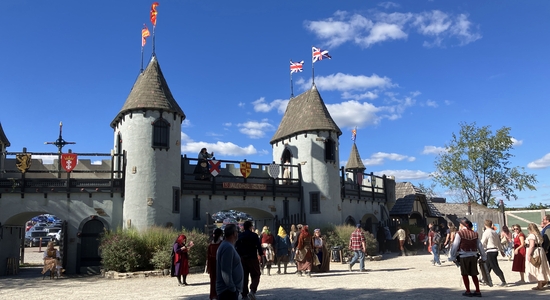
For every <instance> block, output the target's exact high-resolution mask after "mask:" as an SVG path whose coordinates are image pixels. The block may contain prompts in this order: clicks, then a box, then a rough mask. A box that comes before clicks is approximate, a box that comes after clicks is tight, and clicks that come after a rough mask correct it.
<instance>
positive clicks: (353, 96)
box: [342, 91, 378, 100]
mask: <svg viewBox="0 0 550 300" xmlns="http://www.w3.org/2000/svg"><path fill="white" fill-rule="evenodd" d="M376 98H378V94H377V93H376V92H371V91H368V92H365V93H363V94H352V93H350V92H343V93H342V99H354V100H361V99H370V100H374V99H376Z"/></svg>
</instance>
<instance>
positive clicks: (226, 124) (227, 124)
mask: <svg viewBox="0 0 550 300" xmlns="http://www.w3.org/2000/svg"><path fill="white" fill-rule="evenodd" d="M232 125H233V124H232V123H231V122H227V123H223V126H225V127H231V126H232Z"/></svg>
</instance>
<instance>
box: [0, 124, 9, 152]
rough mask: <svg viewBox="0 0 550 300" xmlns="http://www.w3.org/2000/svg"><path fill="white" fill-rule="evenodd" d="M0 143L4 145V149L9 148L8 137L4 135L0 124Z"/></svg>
mask: <svg viewBox="0 0 550 300" xmlns="http://www.w3.org/2000/svg"><path fill="white" fill-rule="evenodd" d="M0 143H2V144H4V145H5V146H6V147H9V146H10V145H11V144H10V141H9V140H8V137H7V136H6V134H5V133H4V129H3V128H2V123H0Z"/></svg>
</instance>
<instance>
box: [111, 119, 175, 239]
mask: <svg viewBox="0 0 550 300" xmlns="http://www.w3.org/2000/svg"><path fill="white" fill-rule="evenodd" d="M159 117H160V112H158V111H150V110H148V111H147V112H146V113H145V115H144V114H143V113H133V114H132V116H131V117H130V115H128V114H127V115H126V116H125V117H124V118H122V120H121V121H120V122H119V123H118V124H117V127H116V129H115V132H114V141H115V144H114V145H115V153H116V152H117V150H118V149H116V145H117V136H118V133H119V132H120V133H121V135H122V149H123V150H125V151H126V180H125V196H124V198H125V201H124V212H123V223H124V227H125V228H127V227H129V226H131V227H133V228H137V229H138V230H142V229H145V228H147V227H150V226H153V225H160V226H164V225H166V224H167V223H172V224H173V225H175V226H176V227H179V226H180V224H179V214H177V213H172V193H173V192H172V191H173V187H177V188H179V187H180V177H181V148H180V139H181V117H179V116H178V117H177V118H176V119H175V120H174V114H172V113H163V115H162V117H163V118H164V119H166V120H167V121H168V122H169V123H170V125H171V126H170V140H169V145H170V148H169V149H168V150H166V149H162V150H160V149H153V148H152V138H153V137H152V134H153V126H152V123H153V122H154V121H155V120H156V119H157V118H159Z"/></svg>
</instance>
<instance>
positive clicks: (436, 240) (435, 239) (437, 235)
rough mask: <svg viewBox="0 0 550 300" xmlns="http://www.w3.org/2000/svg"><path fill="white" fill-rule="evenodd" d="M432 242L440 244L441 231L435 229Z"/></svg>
mask: <svg viewBox="0 0 550 300" xmlns="http://www.w3.org/2000/svg"><path fill="white" fill-rule="evenodd" d="M434 244H441V233H439V232H438V231H436V232H435V235H434Z"/></svg>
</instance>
